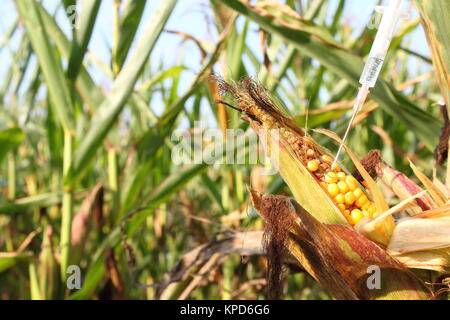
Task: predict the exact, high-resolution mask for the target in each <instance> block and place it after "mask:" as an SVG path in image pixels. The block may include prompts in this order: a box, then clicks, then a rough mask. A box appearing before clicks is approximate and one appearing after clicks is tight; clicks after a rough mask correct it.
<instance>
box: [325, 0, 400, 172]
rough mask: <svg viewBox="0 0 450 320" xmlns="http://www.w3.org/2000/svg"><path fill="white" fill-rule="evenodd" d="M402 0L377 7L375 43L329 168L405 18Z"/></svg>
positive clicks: (391, 1)
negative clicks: (379, 16) (377, 23)
mask: <svg viewBox="0 0 450 320" xmlns="http://www.w3.org/2000/svg"><path fill="white" fill-rule="evenodd" d="M402 2H403V0H390V2H389V5H388V6H387V7H377V9H378V10H382V12H383V18H382V19H381V23H380V26H379V28H378V32H377V34H376V36H375V41H374V43H373V45H372V48H371V49H370V52H369V59H368V60H367V63H366V65H365V66H364V70H363V73H362V74H361V77H360V79H359V83H360V84H361V88H359V91H358V95H357V97H356V101H355V104H354V106H353V114H352V118H351V119H350V123H349V124H348V127H347V130H346V131H345V134H344V137H343V138H342V142H341V145H340V146H339V150H338V152H337V154H336V157H335V158H334V161H333V164H332V165H331V168H333V167H334V166H335V165H336V161H337V159H338V158H339V154H340V153H341V150H342V147H343V145H344V143H345V140H346V139H347V135H348V133H349V131H350V128H351V127H352V124H353V121H354V120H355V117H356V115H357V114H358V111H359V110H361V108H362V106H363V104H364V101H366V98H367V95H368V94H369V89H370V88H373V87H374V86H375V83H376V81H377V78H378V75H379V74H380V71H381V67H382V65H383V62H384V58H385V56H386V53H387V51H388V48H389V44H390V43H391V40H392V36H393V34H394V31H395V27H396V26H397V23H398V21H399V20H400V19H401V18H404V17H405V14H403V13H402V12H401V6H402Z"/></svg>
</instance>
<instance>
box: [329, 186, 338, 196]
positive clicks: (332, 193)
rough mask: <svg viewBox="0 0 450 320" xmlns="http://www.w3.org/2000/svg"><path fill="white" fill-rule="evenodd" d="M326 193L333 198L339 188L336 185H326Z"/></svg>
mask: <svg viewBox="0 0 450 320" xmlns="http://www.w3.org/2000/svg"><path fill="white" fill-rule="evenodd" d="M327 189H328V193H329V194H330V195H331V196H332V197H334V196H336V195H337V194H338V193H339V187H338V186H337V184H336V183H332V184H329V185H328V188H327Z"/></svg>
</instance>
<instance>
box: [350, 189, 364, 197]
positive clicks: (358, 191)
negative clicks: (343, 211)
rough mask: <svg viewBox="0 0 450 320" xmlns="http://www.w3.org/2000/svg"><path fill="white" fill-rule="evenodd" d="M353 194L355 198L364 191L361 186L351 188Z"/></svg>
mask: <svg viewBox="0 0 450 320" xmlns="http://www.w3.org/2000/svg"><path fill="white" fill-rule="evenodd" d="M353 194H354V195H355V197H356V199H359V198H360V197H361V196H362V195H363V194H364V192H363V191H362V190H361V188H356V189H355V190H353Z"/></svg>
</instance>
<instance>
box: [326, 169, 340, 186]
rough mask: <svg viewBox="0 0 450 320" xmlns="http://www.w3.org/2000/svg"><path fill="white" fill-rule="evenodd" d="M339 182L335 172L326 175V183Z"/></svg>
mask: <svg viewBox="0 0 450 320" xmlns="http://www.w3.org/2000/svg"><path fill="white" fill-rule="evenodd" d="M337 181H338V179H337V176H336V173H335V172H332V171H330V172H328V173H327V174H326V175H325V182H326V183H336V182H337Z"/></svg>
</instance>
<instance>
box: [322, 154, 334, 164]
mask: <svg viewBox="0 0 450 320" xmlns="http://www.w3.org/2000/svg"><path fill="white" fill-rule="evenodd" d="M322 161H323V162H326V163H328V164H332V163H333V158H332V157H330V156H329V155H327V154H324V155H323V156H322Z"/></svg>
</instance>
